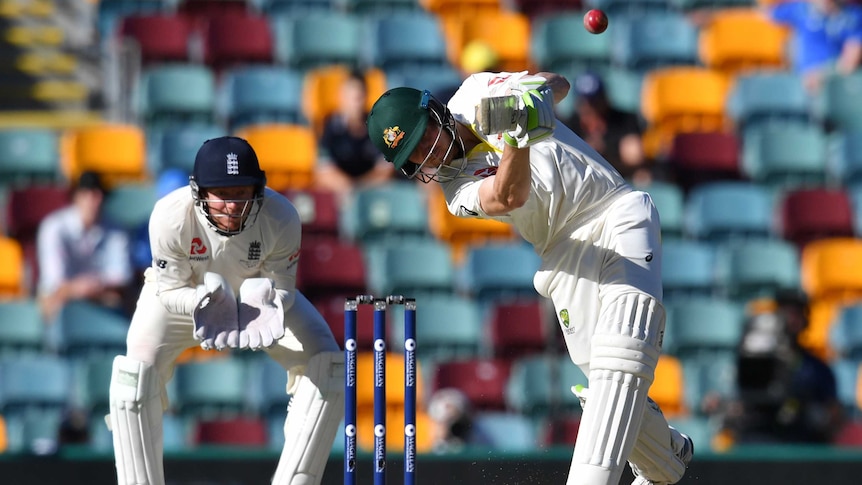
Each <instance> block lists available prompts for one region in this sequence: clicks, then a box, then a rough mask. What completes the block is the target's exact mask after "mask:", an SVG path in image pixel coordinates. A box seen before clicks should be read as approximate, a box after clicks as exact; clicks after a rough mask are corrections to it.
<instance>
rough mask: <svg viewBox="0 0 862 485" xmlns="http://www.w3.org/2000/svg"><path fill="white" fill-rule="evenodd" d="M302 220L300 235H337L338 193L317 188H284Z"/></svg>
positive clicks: (285, 193)
mask: <svg viewBox="0 0 862 485" xmlns="http://www.w3.org/2000/svg"><path fill="white" fill-rule="evenodd" d="M284 195H285V196H286V197H287V198H288V199H290V201H291V202H293V205H294V206H296V210H297V212H299V218H300V219H301V220H302V235H303V237H304V236H307V235H311V234H313V235H317V234H323V235H328V236H337V235H338V217H339V202H338V194H336V193H334V192H331V191H326V190H317V189H306V190H286V191H285V192H284Z"/></svg>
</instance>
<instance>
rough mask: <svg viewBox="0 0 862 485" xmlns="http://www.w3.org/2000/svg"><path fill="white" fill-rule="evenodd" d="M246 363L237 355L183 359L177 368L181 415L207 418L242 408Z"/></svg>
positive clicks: (244, 401) (245, 400)
mask: <svg viewBox="0 0 862 485" xmlns="http://www.w3.org/2000/svg"><path fill="white" fill-rule="evenodd" d="M248 377H249V376H248V373H247V372H246V364H245V363H244V361H243V360H241V359H237V358H232V357H229V358H224V359H210V360H206V361H199V362H194V361H193V362H186V363H184V364H181V365H178V366H177V367H176V372H175V374H174V379H175V380H176V398H175V401H176V406H177V409H178V410H179V413H180V415H181V416H184V417H193V418H195V419H202V418H209V417H214V416H219V415H223V414H226V413H233V414H236V413H240V412H242V411H244V410H245V408H246V402H247V391H248V386H247V382H248Z"/></svg>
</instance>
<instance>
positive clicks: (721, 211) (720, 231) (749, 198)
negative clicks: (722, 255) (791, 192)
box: [683, 181, 775, 242]
mask: <svg viewBox="0 0 862 485" xmlns="http://www.w3.org/2000/svg"><path fill="white" fill-rule="evenodd" d="M774 209H775V203H774V199H773V194H772V192H771V191H770V190H769V189H768V188H767V187H765V186H763V185H760V184H757V183H753V182H747V181H716V182H710V183H705V184H701V185H699V186H696V187H694V188H693V189H692V191H691V192H690V193H689V194H688V198H687V199H686V204H685V213H684V220H683V221H684V222H683V223H684V232H685V234H686V235H687V236H689V237H691V238H694V239H699V240H704V241H713V242H723V241H728V240H733V239H763V238H770V237H772V236H773V235H775V228H774V227H773V217H774Z"/></svg>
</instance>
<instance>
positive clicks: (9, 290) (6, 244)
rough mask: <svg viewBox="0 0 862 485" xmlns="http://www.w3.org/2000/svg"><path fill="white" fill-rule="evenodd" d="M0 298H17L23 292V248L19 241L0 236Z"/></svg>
mask: <svg viewBox="0 0 862 485" xmlns="http://www.w3.org/2000/svg"><path fill="white" fill-rule="evenodd" d="M0 261H3V264H0V298H3V299H7V298H18V297H20V296H22V295H23V294H24V293H25V285H24V250H23V248H22V247H21V243H19V242H18V241H16V240H15V239H12V238H8V237H0Z"/></svg>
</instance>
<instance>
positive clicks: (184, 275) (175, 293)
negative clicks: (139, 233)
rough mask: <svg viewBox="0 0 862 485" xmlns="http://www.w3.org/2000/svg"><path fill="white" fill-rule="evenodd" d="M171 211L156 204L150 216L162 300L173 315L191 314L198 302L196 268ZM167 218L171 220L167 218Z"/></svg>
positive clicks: (154, 264) (151, 235)
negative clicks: (171, 215)
mask: <svg viewBox="0 0 862 485" xmlns="http://www.w3.org/2000/svg"><path fill="white" fill-rule="evenodd" d="M169 212H170V211H169V210H165V207H164V206H163V205H161V204H156V208H155V209H154V210H153V215H152V217H150V249H151V250H152V253H153V269H154V270H155V271H156V274H157V281H158V294H159V301H161V303H162V305H164V306H165V308H166V309H167V310H168V311H169V312H171V313H177V314H181V315H191V314H192V311H193V310H194V307H195V304H196V303H197V289H196V286H195V284H194V282H193V279H192V276H193V273H192V267H191V263H190V262H189V260H188V257H187V255H186V253H185V251H184V250H183V248H184V247H186V246H184V245H183V244H182V231H183V227H182V224H181V223H176V222H173V221H176V217H175V215H174V217H170V216H169ZM166 216H167V217H166Z"/></svg>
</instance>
